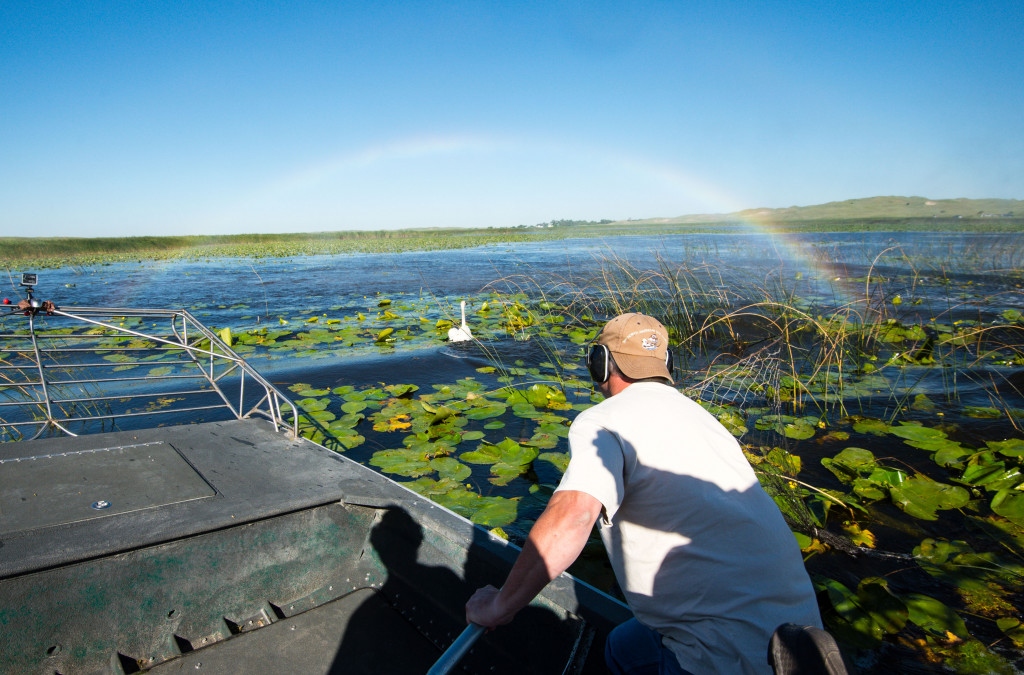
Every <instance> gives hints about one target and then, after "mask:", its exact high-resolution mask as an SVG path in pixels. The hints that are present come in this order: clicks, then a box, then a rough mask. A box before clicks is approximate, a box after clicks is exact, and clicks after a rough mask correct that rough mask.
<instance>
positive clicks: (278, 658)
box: [0, 289, 630, 675]
mask: <svg viewBox="0 0 1024 675" xmlns="http://www.w3.org/2000/svg"><path fill="white" fill-rule="evenodd" d="M30 290H31V289H30ZM30 297H31V294H30ZM51 309H52V314H50V315H49V316H47V312H48V311H50V310H49V309H47V308H46V307H43V306H42V305H41V304H40V303H36V306H34V307H30V308H29V309H28V310H27V313H24V316H23V313H22V312H20V311H19V312H12V313H10V314H8V315H7V316H6V317H3V325H2V326H0V368H2V369H0V376H2V377H3V382H0V395H2V400H0V403H2V407H0V432H2V434H3V437H4V438H5V439H15V438H20V439H22V440H18V442H6V443H0V626H2V632H0V672H4V673H48V674H50V673H61V674H67V675H70V674H72V673H118V674H120V673H132V672H144V671H149V672H153V673H168V672H184V671H186V670H187V671H188V672H196V671H199V672H212V673H254V672H302V673H417V672H420V673H422V672H426V671H427V670H428V668H430V666H431V665H432V664H433V663H434V662H435V661H436V660H437V659H438V657H439V656H440V655H441V653H442V652H443V650H444V649H445V648H447V647H448V645H449V644H451V642H452V641H453V640H454V639H455V638H456V636H457V635H458V634H459V633H460V632H461V631H462V629H463V628H464V627H465V619H464V603H465V601H466V599H467V598H468V597H469V595H470V594H471V593H472V591H473V590H474V589H475V588H477V587H479V586H481V585H484V584H486V583H493V584H499V583H501V581H502V580H503V579H504V576H505V574H506V572H507V569H508V567H509V565H510V564H511V561H512V560H514V558H515V555H516V553H517V549H516V547H514V546H512V545H510V544H508V543H507V542H504V541H502V540H500V539H498V538H496V537H494V536H493V535H490V534H489V533H487V532H485V531H484V530H482V529H481V528H478V527H475V526H474V525H473V524H472V523H470V522H469V521H468V520H466V519H465V518H462V517H461V516H458V515H456V514H455V513H453V512H451V511H448V510H447V509H444V508H442V507H440V506H438V505H436V504H434V503H432V502H430V501H429V500H426V499H425V498H423V497H421V496H419V495H417V494H416V493H414V492H412V491H410V490H408V489H406V488H405V487H403V486H401V485H400V484H398V483H395V482H394V481H391V480H389V479H387V478H385V477H383V476H381V475H380V474H377V473H376V472H374V471H372V470H370V469H368V468H366V467H364V466H362V465H359V464H357V463H355V462H352V461H350V460H348V459H347V458H345V457H344V456H341V455H338V454H337V453H335V452H332V451H331V450H328V449H327V448H325V447H323V446H321V445H318V444H316V443H313V442H311V441H308V440H304V439H302V438H299V437H298V436H297V434H296V431H297V428H298V413H297V411H296V410H295V409H294V407H293V406H292V404H291V403H290V402H289V401H288V400H287V398H286V397H284V396H283V395H282V394H281V393H280V392H278V391H277V390H276V389H275V388H274V387H273V386H272V385H271V384H270V383H269V382H267V381H266V380H265V379H263V378H262V377H261V376H260V375H259V374H258V373H257V372H256V371H255V370H253V369H252V368H251V366H249V365H248V364H247V363H246V362H245V361H244V360H243V359H241V358H240V357H239V356H238V355H237V354H235V353H234V352H233V351H232V350H231V348H230V346H229V344H227V341H225V340H222V339H221V338H220V336H219V335H218V334H215V333H214V332H212V331H210V330H208V329H206V327H204V326H202V324H200V323H199V322H198V321H196V320H195V318H194V317H192V316H191V315H189V314H188V313H187V312H183V311H180V310H179V311H174V312H163V311H156V310H143V312H142V313H141V314H140V313H137V312H135V313H133V312H132V311H131V310H124V309H102V308H77V309H75V308H69V309H66V310H62V309H60V308H57V307H52V308H51ZM12 324H13V325H12ZM22 324H24V325H22ZM142 324H145V326H146V329H147V330H146V331H145V332H143V330H142ZM150 324H152V325H150ZM161 324H162V325H164V327H165V328H166V329H167V330H166V331H165V332H164V333H158V332H157V331H154V330H152V329H153V328H155V327H157V326H158V325H161ZM71 325H75V326H77V327H71ZM83 326H84V328H83ZM154 368H155V370H154ZM140 369H141V370H144V371H145V373H144V374H143V375H141V376H140V375H138V374H137V372H138V371H139V370H140ZM83 372H86V373H88V376H83V375H82V373H83ZM195 382H198V385H197V384H195ZM111 387H116V388H117V391H116V392H115V393H111V392H110V391H108V390H109V389H110V388H111ZM125 391H126V392H127V393H125ZM169 401H172V402H175V403H177V404H178V408H179V410H178V412H174V411H173V410H172V408H173V407H174V406H170V405H167V402H169ZM210 401H213V403H210ZM289 409H291V411H292V412H291V413H290V414H289V413H288V412H287V411H288V410H289ZM214 410H216V411H219V413H220V414H221V416H222V417H223V419H209V420H207V421H202V422H199V423H184V424H183V423H181V422H182V421H183V420H187V419H190V418H195V417H201V418H203V419H206V418H207V417H210V416H211V411H214ZM182 411H184V412H182ZM225 411H226V412H225ZM182 415H184V417H182ZM161 416H162V417H161ZM160 420H169V421H170V422H171V424H172V425H171V426H157V427H148V426H144V425H143V424H139V423H140V422H142V423H145V422H149V423H160ZM111 426H117V427H128V428H124V429H122V430H115V431H111V430H110V427H111ZM132 427H138V428H132ZM76 434H77V435H76ZM629 616H630V614H629V611H628V609H627V608H626V607H625V606H624V605H623V604H621V603H619V602H618V601H616V600H614V599H613V598H611V597H609V596H607V595H605V594H603V593H601V592H599V591H597V590H595V589H593V588H592V587H590V586H588V585H586V584H583V583H581V582H579V581H577V580H575V579H573V578H572V577H570V576H568V575H563V576H562V577H560V578H559V579H557V580H555V581H554V582H553V583H552V584H550V585H549V586H548V588H547V589H546V590H545V591H544V593H543V594H542V595H541V596H540V597H539V598H538V599H537V600H536V601H535V602H534V604H533V605H531V606H530V607H528V608H527V609H526V610H524V611H523V612H522V613H521V614H520V615H519V617H518V618H517V620H516V621H515V622H513V623H512V624H510V625H509V626H507V627H503V628H502V629H501V630H499V631H495V632H493V633H491V634H489V635H488V636H486V637H484V638H483V639H482V640H481V641H479V642H478V643H477V644H476V647H475V648H474V650H473V651H472V652H471V653H470V654H469V655H468V656H466V657H465V658H464V659H463V660H462V662H461V663H460V664H459V666H458V668H457V672H471V673H473V672H485V673H524V672H537V673H589V672H603V659H602V655H601V653H600V651H601V650H600V648H599V645H600V644H601V643H602V642H603V636H604V635H605V634H606V633H607V631H608V630H610V628H612V627H613V626H614V625H616V624H617V623H619V622H621V621H623V620H625V619H627V618H629ZM595 641H596V644H597V645H598V648H594V649H591V644H592V643H594V642H595Z"/></svg>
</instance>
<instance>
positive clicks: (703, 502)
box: [466, 314, 821, 674]
mask: <svg viewBox="0 0 1024 675" xmlns="http://www.w3.org/2000/svg"><path fill="white" fill-rule="evenodd" d="M587 365H588V367H589V369H590V372H591V376H592V377H593V379H594V381H595V383H596V385H597V387H598V389H599V390H600V391H601V393H602V394H604V396H605V397H606V399H605V400H604V401H602V402H601V403H599V404H598V405H596V406H594V407H592V408H590V409H588V410H586V411H584V412H583V413H581V414H580V415H579V416H578V417H577V418H576V420H575V421H574V422H573V424H572V426H571V428H570V430H569V449H570V461H569V466H568V468H567V469H566V472H565V475H564V476H563V478H562V481H561V483H560V484H559V486H558V488H557V489H556V491H555V493H554V494H553V495H552V497H551V500H550V501H549V502H548V505H547V507H546V508H545V510H544V512H543V513H542V514H541V516H540V517H539V518H538V519H537V522H536V523H535V524H534V526H533V528H532V530H531V531H530V534H529V537H528V538H527V541H526V543H525V544H524V546H523V550H522V552H521V553H520V555H519V557H518V559H517V560H516V563H515V565H514V566H513V568H512V570H511V572H510V573H509V575H508V578H507V579H506V580H505V583H504V585H503V586H502V587H501V589H500V590H499V589H496V588H494V587H493V586H485V587H484V588H481V589H479V590H478V591H477V592H476V593H475V594H474V595H473V596H472V597H471V598H470V600H469V602H468V603H467V604H466V619H467V621H469V622H472V623H477V624H480V625H483V626H485V627H487V628H494V627H496V626H499V625H502V624H505V623H508V622H509V621H511V620H512V618H513V617H514V616H515V615H516V613H517V612H518V611H519V610H520V609H522V608H523V607H525V606H526V605H527V604H529V602H530V601H531V600H532V599H533V598H534V596H536V595H537V594H538V593H539V592H540V591H541V589H543V588H544V586H545V585H546V584H547V583H548V582H549V581H551V580H552V579H554V578H555V577H556V576H558V575H559V574H561V573H562V572H563V571H565V570H566V569H567V568H568V567H569V565H571V564H572V563H573V562H574V561H575V560H576V558H577V556H579V554H580V552H581V551H582V550H583V546H584V544H585V543H586V541H587V539H588V537H589V535H590V532H591V529H592V528H593V525H594V523H595V522H596V523H597V524H598V527H599V530H600V533H601V538H602V540H603V541H604V545H605V548H606V549H607V551H608V557H609V559H610V560H611V563H612V567H613V569H614V571H615V577H616V579H617V581H618V583H619V586H620V587H621V588H622V591H623V593H624V594H625V598H626V601H627V603H628V604H629V607H630V609H631V610H632V611H633V614H634V618H633V619H631V620H630V621H627V622H626V623H624V624H622V625H620V626H618V627H617V628H616V629H614V630H613V631H612V632H611V634H610V635H609V637H608V641H607V644H606V647H605V659H606V661H607V664H608V667H609V669H610V670H611V671H612V672H613V673H684V674H685V673H771V672H772V668H771V667H770V666H769V665H768V661H767V659H766V650H767V647H768V643H769V640H770V639H771V637H772V633H773V631H774V630H775V629H776V628H777V627H778V626H780V625H782V624H785V623H794V624H798V625H805V626H813V627H818V628H820V627H821V618H820V616H819V613H818V606H817V603H816V601H815V598H814V590H813V587H812V585H811V582H810V579H809V578H808V576H807V572H806V570H805V569H804V566H803V561H802V559H801V557H800V551H799V548H798V547H797V544H796V541H795V539H794V537H793V535H792V533H791V532H790V530H789V528H788V527H787V525H786V523H785V520H784V519H783V517H782V514H781V513H780V512H779V510H778V508H777V507H776V505H775V503H774V502H773V501H772V499H771V498H770V497H769V496H768V495H767V494H766V493H765V492H764V490H763V489H762V488H761V486H760V484H759V483H758V481H757V477H756V476H755V475H754V472H753V470H752V469H751V467H750V465H749V463H748V462H747V460H746V459H745V458H744V456H743V453H742V451H741V449H740V446H739V444H738V443H737V441H736V439H734V438H733V437H732V435H731V434H730V433H729V432H728V431H727V430H726V429H725V428H724V427H723V426H722V425H721V424H720V423H719V422H718V420H716V419H715V418H714V417H713V416H712V415H711V414H709V413H708V412H707V411H705V410H704V409H703V408H702V407H701V406H700V405H698V404H697V403H696V402H694V401H693V400H691V399H689V398H687V397H686V396H684V395H683V394H682V393H680V392H679V391H678V390H676V389H675V388H674V387H673V386H671V385H672V384H673V380H672V375H671V370H670V369H671V356H670V350H669V348H668V333H667V332H666V330H665V328H664V326H662V324H661V323H660V322H658V321H657V320H656V319H654V318H652V317H649V316H646V315H643V314H623V315H620V316H617V317H615V318H614V319H612V320H611V321H609V322H608V323H607V324H606V325H605V327H604V329H603V330H602V331H601V334H600V336H599V337H598V340H597V343H596V344H595V345H594V346H593V348H592V349H591V350H590V354H589V355H588V358H587Z"/></svg>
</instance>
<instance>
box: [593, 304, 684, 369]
mask: <svg viewBox="0 0 1024 675" xmlns="http://www.w3.org/2000/svg"><path fill="white" fill-rule="evenodd" d="M597 341H598V343H600V344H603V345H604V346H606V347H608V351H610V352H611V353H612V354H613V356H614V358H615V365H617V366H618V367H619V370H621V371H622V373H623V374H624V375H626V376H627V377H630V378H633V379H634V380H642V379H644V378H647V377H664V378H665V379H667V380H668V381H669V382H672V375H670V374H669V372H668V365H667V363H666V361H667V357H668V331H667V330H665V327H664V326H662V325H661V322H660V321H658V320H657V319H655V318H654V317H650V316H647V315H646V314H636V313H632V314H620V315H619V316H617V317H615V318H614V319H612V320H611V321H609V322H608V323H606V324H605V326H604V328H603V329H602V330H601V334H600V335H599V336H598V338H597Z"/></svg>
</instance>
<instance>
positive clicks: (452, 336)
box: [448, 300, 473, 342]
mask: <svg viewBox="0 0 1024 675" xmlns="http://www.w3.org/2000/svg"><path fill="white" fill-rule="evenodd" d="M459 304H460V305H461V307H462V325H461V326H459V327H458V328H449V329H448V340H449V341H450V342H465V341H466V340H472V339H473V333H472V332H470V330H469V326H467V325H466V301H465V300H463V301H462V302H460V303H459Z"/></svg>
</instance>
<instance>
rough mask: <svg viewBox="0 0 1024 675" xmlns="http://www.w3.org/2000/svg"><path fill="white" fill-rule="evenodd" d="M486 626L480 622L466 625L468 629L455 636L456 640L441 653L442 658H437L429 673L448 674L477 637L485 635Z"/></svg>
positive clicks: (432, 674) (429, 674)
mask: <svg viewBox="0 0 1024 675" xmlns="http://www.w3.org/2000/svg"><path fill="white" fill-rule="evenodd" d="M483 633H484V627H483V626H481V625H480V624H478V623H471V624H469V625H468V626H466V630H464V631H462V633H461V634H460V635H459V637H457V638H455V642H453V643H452V644H451V646H450V647H448V649H446V650H445V652H444V654H441V658H439V659H438V660H437V663H435V664H434V665H433V666H431V667H430V670H428V671H427V675H448V673H449V672H451V669H452V668H454V667H455V664H457V663H458V662H459V661H460V660H462V657H463V656H465V655H466V652H468V651H469V649H470V647H472V646H473V643H474V642H476V639H477V638H478V637H480V636H481V635H483Z"/></svg>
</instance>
